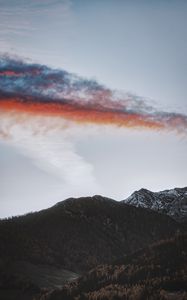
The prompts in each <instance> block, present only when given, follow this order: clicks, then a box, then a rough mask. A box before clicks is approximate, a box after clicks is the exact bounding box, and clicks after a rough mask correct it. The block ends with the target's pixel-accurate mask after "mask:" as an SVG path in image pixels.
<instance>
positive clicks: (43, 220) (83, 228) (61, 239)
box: [0, 196, 180, 273]
mask: <svg viewBox="0 0 187 300" xmlns="http://www.w3.org/2000/svg"><path fill="white" fill-rule="evenodd" d="M179 228H180V226H179V224H177V223H176V222H175V221H174V220H172V219H171V218H169V217H167V216H165V215H160V214H158V213H156V212H153V211H148V210H146V209H143V208H136V207H133V206H129V205H126V204H124V203H120V202H117V201H114V200H111V199H108V198H105V197H101V196H94V197H83V198H78V199H74V198H71V199H68V200H65V201H62V202H60V203H58V204H56V205H55V206H53V207H51V208H49V209H46V210H42V211H40V212H36V213H31V214H28V215H25V216H21V217H14V218H12V219H8V220H2V221H0V240H1V243H0V256H1V257H3V256H4V255H6V256H7V255H8V256H9V257H10V258H14V260H17V259H21V260H26V261H29V262H32V263H42V264H43V263H45V264H52V265H57V266H58V265H60V266H61V267H63V268H65V269H67V270H71V271H73V272H75V273H81V272H83V271H86V270H89V269H90V268H93V267H94V266H96V265H97V264H100V263H107V262H109V261H111V260H113V259H115V258H117V257H119V256H120V255H123V254H128V253H131V252H132V251H135V250H136V249H138V248H142V247H145V246H146V245H148V244H150V243H152V242H154V241H156V240H159V239H161V238H164V237H168V236H171V235H172V234H173V233H174V232H176V231H177V230H179Z"/></svg>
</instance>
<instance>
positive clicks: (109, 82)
mask: <svg viewBox="0 0 187 300" xmlns="http://www.w3.org/2000/svg"><path fill="white" fill-rule="evenodd" d="M0 51H1V52H2V53H3V52H7V53H10V54H12V55H19V56H21V57H24V58H27V59H31V60H32V61H36V62H39V63H43V64H47V65H49V66H52V67H58V68H63V69H66V70H67V71H70V72H74V73H77V74H79V75H82V76H84V77H88V78H94V79H96V80H98V81H99V82H101V83H103V84H105V85H106V86H108V87H109V88H113V89H120V90H125V91H127V92H131V93H134V94H137V95H139V96H142V97H145V98H146V99H148V100H149V101H151V103H152V104H153V105H155V106H156V107H159V108H161V109H162V110H168V111H177V112H182V113H187V102H186V96H187V92H186V86H187V59H186V53H187V1H182V0H176V1H174V0H162V1H161V0H160V1H159V0H157V1H151V0H149V1H148V0H137V1H135V0H95V1H92V0H72V1H68V0H64V1H63V0H62V1H55V0H47V1H39V0H34V1H29V0H22V1H21V0H6V1H5V0H4V1H3V0H0ZM0 122H1V121H0ZM89 130H90V131H89ZM76 134H77V133H75V132H73V133H72V135H71V138H68V142H69V140H71V143H72V144H73V148H74V151H75V152H76V154H77V155H78V156H80V157H81V159H82V161H83V163H85V166H88V165H89V166H91V168H92V171H93V172H92V177H93V178H94V183H93V187H92V188H90V194H93V193H95V194H97V193H103V194H105V195H107V196H110V197H114V198H117V199H124V198H125V197H127V196H128V195H129V194H130V193H131V192H133V191H134V189H138V188H141V187H146V188H150V189H152V190H159V189H164V188H170V187H174V186H183V185H185V182H186V178H187V171H186V170H187V161H186V154H185V153H186V150H187V147H186V138H184V137H176V136H175V135H172V134H168V135H167V134H166V135H161V134H159V133H154V134H152V133H149V134H148V133H144V132H127V131H124V132H121V130H120V131H116V129H115V130H114V131H113V129H112V128H107V129H106V128H105V129H103V131H99V130H98V129H86V133H84V129H82V132H79V135H76ZM72 136H73V138H72ZM90 137H92V139H91V140H89V139H90ZM90 141H91V142H90ZM137 149H139V151H138V150H137ZM105 152H106V153H107V155H105ZM54 155H55V154H54ZM5 156H6V164H5V163H4V162H5V160H4V157H5ZM33 161H34V158H33V156H32V155H30V154H29V155H28V154H27V153H24V156H23V153H22V152H19V149H17V148H16V149H15V148H14V146H13V145H11V144H5V143H4V142H3V141H2V144H1V146H0V177H1V180H0V198H1V200H0V201H1V202H0V203H2V204H0V205H2V209H1V211H2V213H1V215H2V216H6V215H11V214H15V213H16V214H17V213H22V212H26V211H28V210H34V209H39V208H42V207H47V206H49V205H51V204H52V203H55V202H57V201H59V200H60V199H61V200H62V199H64V198H65V197H68V196H72V194H73V196H80V195H83V194H88V190H87V189H86V190H85V187H84V184H83V183H80V188H79V189H77V187H74V186H73V184H72V186H71V185H67V184H65V183H64V179H62V178H60V179H59V178H56V177H55V176H54V174H51V173H50V172H46V170H43V169H42V168H40V167H38V166H37V165H36V164H33ZM18 162H19V166H20V173H19V172H18V173H19V175H18V176H16V174H15V176H13V175H12V174H14V173H12V168H13V169H14V167H15V168H17V164H18ZM14 172H15V169H14ZM72 172H73V171H72ZM2 178H3V180H2ZM9 178H12V179H11V181H9ZM32 178H33V179H32ZM36 178H37V180H36ZM85 180H86V178H85ZM114 180H115V182H114ZM95 181H96V185H95ZM45 182H46V188H45V189H44V188H43V187H44V186H45ZM82 182H84V177H83V180H82ZM39 183H40V184H39ZM9 184H10V185H11V186H9ZM81 184H82V185H81ZM54 189H55V190H56V193H54ZM28 190H29V196H28V199H26V198H27V191H28ZM31 199H35V200H34V201H33V204H32V203H31ZM36 199H37V200H36ZM39 199H40V201H39Z"/></svg>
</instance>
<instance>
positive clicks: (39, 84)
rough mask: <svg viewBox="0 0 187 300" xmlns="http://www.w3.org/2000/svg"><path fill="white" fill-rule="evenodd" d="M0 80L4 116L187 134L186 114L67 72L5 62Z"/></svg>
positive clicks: (0, 106) (4, 59)
mask: <svg viewBox="0 0 187 300" xmlns="http://www.w3.org/2000/svg"><path fill="white" fill-rule="evenodd" d="M0 78H1V83H0V109H1V110H2V111H4V112H17V113H27V114H30V115H31V116H34V115H38V116H51V117H52V116H53V117H60V118H63V119H66V120H70V121H73V122H76V123H79V124H80V123H81V124H89V123H90V124H98V125H108V124H110V125H115V126H122V127H127V128H143V129H151V130H174V131H175V132H178V133H184V134H186V131H187V116H186V115H184V114H179V113H168V112H164V111H158V110H156V109H155V108H154V107H152V106H150V105H149V104H147V101H144V99H143V98H140V97H137V96H134V95H132V94H131V95H130V94H122V93H121V94H120V93H118V92H117V91H113V90H110V89H108V88H106V87H105V86H103V85H101V84H99V83H98V82H96V81H94V80H88V79H85V78H81V77H79V76H77V75H75V74H71V73H68V72H67V71H64V70H58V69H51V68H49V67H47V66H44V65H39V64H31V63H26V62H24V61H21V60H16V59H14V58H9V57H8V56H2V57H1V58H0Z"/></svg>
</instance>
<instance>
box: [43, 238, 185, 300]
mask: <svg viewBox="0 0 187 300" xmlns="http://www.w3.org/2000/svg"><path fill="white" fill-rule="evenodd" d="M38 299H40V300H73V299H74V300H75V299H81V300H95V299H97V300H113V299H115V300H116V299H117V300H120V299H121V300H122V299H126V300H139V299H142V300H144V299H149V300H172V299H173V300H185V299H187V234H182V235H176V236H174V237H173V238H170V239H166V240H162V241H159V242H157V243H155V244H153V245H152V246H149V247H147V248H145V249H142V250H140V251H137V252H135V253H134V254H131V255H129V256H126V257H123V258H121V259H120V260H118V261H115V262H113V263H111V264H106V265H100V266H97V267H96V268H94V269H93V270H91V271H89V272H88V273H87V274H85V275H84V276H82V277H80V278H79V279H78V280H76V281H74V282H72V283H69V284H66V285H65V286H64V287H63V288H62V289H55V290H53V291H51V292H49V293H46V294H44V295H41V297H39V298H38Z"/></svg>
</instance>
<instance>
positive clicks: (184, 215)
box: [122, 187, 187, 222]
mask: <svg viewBox="0 0 187 300" xmlns="http://www.w3.org/2000/svg"><path fill="white" fill-rule="evenodd" d="M122 202H123V203H126V204H130V205H133V206H136V207H144V208H149V209H152V210H154V211H157V212H160V213H164V214H167V215H168V216H170V217H172V218H173V219H175V220H177V221H180V222H186V221H187V187H185V188H175V189H171V190H165V191H161V192H151V191H149V190H146V189H140V190H139V191H135V192H134V193H133V194H132V195H131V196H130V197H128V198H127V199H126V200H123V201H122Z"/></svg>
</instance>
